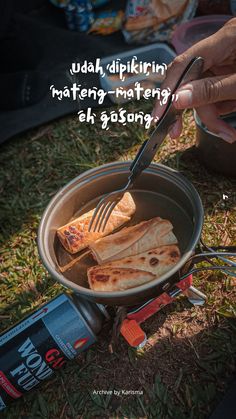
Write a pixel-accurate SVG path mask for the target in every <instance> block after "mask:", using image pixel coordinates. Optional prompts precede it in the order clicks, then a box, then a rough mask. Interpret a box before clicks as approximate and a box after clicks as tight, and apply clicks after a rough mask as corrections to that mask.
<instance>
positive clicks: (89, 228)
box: [88, 198, 106, 231]
mask: <svg viewBox="0 0 236 419" xmlns="http://www.w3.org/2000/svg"><path fill="white" fill-rule="evenodd" d="M105 203H106V202H105V201H104V198H102V199H100V201H99V203H98V204H97V206H96V208H95V211H94V213H93V216H92V218H91V220H90V223H89V226H88V231H91V230H92V226H93V224H94V222H95V220H96V218H97V215H98V213H99V212H100V210H101V208H102V207H103V206H104V205H105ZM97 220H99V217H98V218H97ZM93 231H95V229H94V228H93Z"/></svg>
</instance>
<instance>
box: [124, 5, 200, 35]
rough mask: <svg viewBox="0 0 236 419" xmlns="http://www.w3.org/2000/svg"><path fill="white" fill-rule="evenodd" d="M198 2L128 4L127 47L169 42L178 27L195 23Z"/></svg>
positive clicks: (125, 29) (125, 27) (125, 26)
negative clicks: (188, 21) (129, 44)
mask: <svg viewBox="0 0 236 419" xmlns="http://www.w3.org/2000/svg"><path fill="white" fill-rule="evenodd" d="M197 5H198V0H128V2H127V6H126V13H125V17H126V20H125V24H124V27H123V34H124V37H125V40H126V42H128V43H151V42H157V41H169V40H170V39H171V35H172V32H173V29H174V27H175V25H177V24H180V23H182V22H185V21H187V20H189V19H192V18H193V16H194V15H195V12H196V9H197Z"/></svg>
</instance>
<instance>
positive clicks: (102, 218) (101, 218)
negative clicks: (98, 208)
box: [97, 201, 113, 231]
mask: <svg viewBox="0 0 236 419" xmlns="http://www.w3.org/2000/svg"><path fill="white" fill-rule="evenodd" d="M112 203H113V201H108V202H107V203H106V206H105V207H104V211H103V212H102V214H101V215H100V217H99V223H98V226H97V231H100V230H101V227H102V223H103V220H104V217H106V214H107V211H109V208H110V206H111V205H112Z"/></svg>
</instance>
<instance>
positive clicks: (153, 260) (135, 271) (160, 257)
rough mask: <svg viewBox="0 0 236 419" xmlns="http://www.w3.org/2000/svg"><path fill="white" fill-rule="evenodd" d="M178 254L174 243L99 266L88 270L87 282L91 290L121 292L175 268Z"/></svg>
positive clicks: (178, 257)
mask: <svg viewBox="0 0 236 419" xmlns="http://www.w3.org/2000/svg"><path fill="white" fill-rule="evenodd" d="M179 259H180V251H179V248H178V246H176V245H175V244H173V245H170V246H160V247H156V248H154V249H151V250H148V251H146V252H143V253H139V254H138V255H135V256H129V257H126V258H123V259H119V260H116V261H113V262H108V263H106V264H104V265H102V266H100V265H97V266H93V267H91V268H89V269H88V281H89V285H90V288H91V289H92V290H94V291H105V292H106V291H122V290H126V289H128V288H133V287H137V286H139V285H142V284H145V283H147V282H150V281H152V280H154V279H157V278H159V277H160V276H161V275H163V274H164V273H166V272H167V271H169V270H170V269H171V268H173V267H174V266H175V264H176V263H177V262H178V261H179Z"/></svg>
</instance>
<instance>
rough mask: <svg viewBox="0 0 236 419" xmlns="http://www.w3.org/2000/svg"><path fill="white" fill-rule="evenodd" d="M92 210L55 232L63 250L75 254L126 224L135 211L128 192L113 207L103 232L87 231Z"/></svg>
mask: <svg viewBox="0 0 236 419" xmlns="http://www.w3.org/2000/svg"><path fill="white" fill-rule="evenodd" d="M94 210H95V209H93V210H91V211H89V212H87V213H85V214H83V215H81V216H80V217H78V218H76V219H75V220H73V221H70V222H69V223H68V224H66V225H64V226H63V227H60V228H59V229H58V230H57V235H58V237H59V240H60V242H61V243H62V245H63V246H64V248H65V249H66V250H67V251H68V252H70V253H77V252H79V251H80V250H82V249H84V248H86V247H87V246H88V245H89V244H90V243H91V242H94V241H95V240H97V239H99V238H101V237H103V236H106V235H107V234H109V233H111V232H112V231H114V230H115V229H116V228H118V227H120V226H121V225H123V224H125V223H126V222H128V221H129V220H130V219H131V217H132V215H133V214H134V212H135V210H136V206H135V203H134V200H133V198H132V196H131V195H130V193H129V192H126V193H125V194H124V196H123V198H122V199H121V200H120V202H118V204H117V205H116V206H115V208H114V210H113V211H112V213H111V216H110V218H109V220H108V223H107V225H106V228H105V230H104V231H100V232H93V231H90V232H89V231H88V226H89V223H90V220H91V218H92V216H93V213H94Z"/></svg>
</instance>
